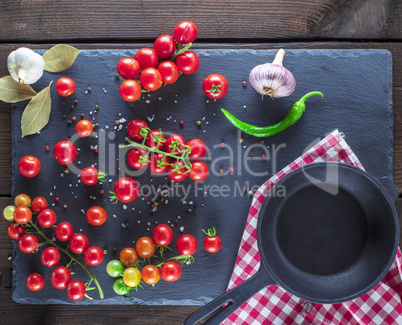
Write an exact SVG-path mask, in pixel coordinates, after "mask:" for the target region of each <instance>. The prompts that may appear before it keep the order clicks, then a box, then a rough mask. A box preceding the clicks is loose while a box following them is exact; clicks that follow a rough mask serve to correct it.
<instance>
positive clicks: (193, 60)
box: [176, 51, 200, 74]
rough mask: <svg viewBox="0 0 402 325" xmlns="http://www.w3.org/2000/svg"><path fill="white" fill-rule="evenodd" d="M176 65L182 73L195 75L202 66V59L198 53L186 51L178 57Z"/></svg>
mask: <svg viewBox="0 0 402 325" xmlns="http://www.w3.org/2000/svg"><path fill="white" fill-rule="evenodd" d="M176 64H177V67H178V68H179V70H180V71H181V72H183V73H185V74H193V73H194V72H196V71H197V70H198V67H199V66H200V59H199V58H198V55H197V54H196V53H194V52H192V51H186V52H184V53H182V54H180V55H179V56H178V57H177V59H176Z"/></svg>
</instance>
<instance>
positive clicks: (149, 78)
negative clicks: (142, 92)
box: [140, 68, 162, 91]
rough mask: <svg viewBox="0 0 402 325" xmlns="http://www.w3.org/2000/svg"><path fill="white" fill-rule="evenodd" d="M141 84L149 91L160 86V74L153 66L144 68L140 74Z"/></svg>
mask: <svg viewBox="0 0 402 325" xmlns="http://www.w3.org/2000/svg"><path fill="white" fill-rule="evenodd" d="M140 82H141V85H142V86H143V87H144V88H145V89H146V90H149V91H155V90H157V89H159V88H160V87H161V86H162V76H161V74H160V72H159V71H158V70H156V69H155V68H146V69H145V70H143V71H142V72H141V74H140Z"/></svg>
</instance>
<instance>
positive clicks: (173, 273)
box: [160, 261, 181, 282]
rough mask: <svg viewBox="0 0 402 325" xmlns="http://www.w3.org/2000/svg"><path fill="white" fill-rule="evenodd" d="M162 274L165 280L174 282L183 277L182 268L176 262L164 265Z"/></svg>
mask: <svg viewBox="0 0 402 325" xmlns="http://www.w3.org/2000/svg"><path fill="white" fill-rule="evenodd" d="M160 273H161V277H162V279H163V280H165V281H168V282H174V281H177V280H178V279H179V278H180V276H181V266H180V264H179V263H177V262H175V261H168V262H165V263H163V264H162V266H161V270H160Z"/></svg>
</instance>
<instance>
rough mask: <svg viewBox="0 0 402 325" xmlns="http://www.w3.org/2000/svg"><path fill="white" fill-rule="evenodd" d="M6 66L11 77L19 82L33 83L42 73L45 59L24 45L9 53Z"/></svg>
mask: <svg viewBox="0 0 402 325" xmlns="http://www.w3.org/2000/svg"><path fill="white" fill-rule="evenodd" d="M7 68H8V71H9V72H10V75H11V77H12V78H13V79H14V80H15V81H17V82H18V83H20V84H33V83H35V82H36V81H38V80H39V78H40V77H42V75H43V69H44V68H45V61H44V60H43V58H42V56H41V55H40V54H38V53H35V52H34V51H32V50H31V49H28V48H26V47H20V48H19V49H17V50H15V51H13V52H11V53H10V55H9V56H8V58H7Z"/></svg>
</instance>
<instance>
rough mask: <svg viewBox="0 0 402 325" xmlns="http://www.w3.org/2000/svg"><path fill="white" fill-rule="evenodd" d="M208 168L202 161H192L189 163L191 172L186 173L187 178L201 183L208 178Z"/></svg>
mask: <svg viewBox="0 0 402 325" xmlns="http://www.w3.org/2000/svg"><path fill="white" fill-rule="evenodd" d="M208 173H209V172H208V166H207V164H206V163H204V162H203V161H199V160H198V161H193V162H192V163H191V170H190V172H189V173H188V176H190V178H191V179H192V180H193V181H198V182H199V181H203V180H204V179H206V178H207V176H208Z"/></svg>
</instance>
